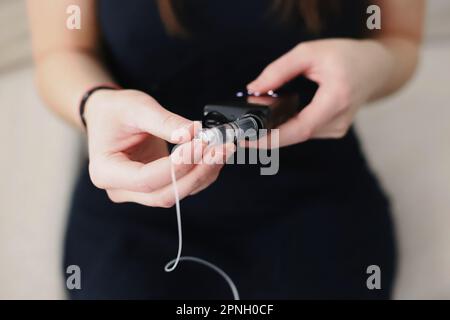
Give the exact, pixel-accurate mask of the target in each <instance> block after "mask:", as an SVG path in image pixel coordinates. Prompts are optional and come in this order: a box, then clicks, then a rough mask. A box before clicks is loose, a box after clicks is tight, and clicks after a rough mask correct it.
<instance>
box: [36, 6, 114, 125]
mask: <svg viewBox="0 0 450 320" xmlns="http://www.w3.org/2000/svg"><path fill="white" fill-rule="evenodd" d="M69 5H78V6H79V7H80V8H81V22H82V25H81V30H69V29H68V28H67V27H66V19H67V18H68V15H67V13H66V8H67V7H68V6H69ZM95 6H96V5H95V1H92V0H58V1H54V0H28V15H29V21H30V28H31V31H32V40H33V54H34V60H35V65H36V78H37V79H36V80H37V84H38V88H39V91H40V93H41V95H42V97H43V99H44V100H45V101H46V103H47V104H48V105H49V106H50V107H51V108H52V109H53V110H54V111H55V112H56V113H58V114H59V115H61V116H62V117H63V118H65V119H66V120H67V121H69V122H70V123H72V124H75V125H77V126H81V122H80V119H79V116H78V104H79V101H80V99H81V96H82V95H83V93H84V92H85V91H86V90H87V89H88V88H89V87H91V86H93V85H95V84H98V83H104V82H112V79H111V76H110V75H109V73H108V72H107V70H106V69H105V68H104V67H103V66H102V64H101V62H100V59H99V51H98V46H97V44H98V43H99V39H98V33H99V32H98V27H97V23H96V19H95V17H96V8H95Z"/></svg>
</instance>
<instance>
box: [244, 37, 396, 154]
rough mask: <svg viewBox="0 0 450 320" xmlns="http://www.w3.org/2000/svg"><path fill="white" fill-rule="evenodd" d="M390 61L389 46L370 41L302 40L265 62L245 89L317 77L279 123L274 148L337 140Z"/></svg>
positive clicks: (380, 82)
mask: <svg viewBox="0 0 450 320" xmlns="http://www.w3.org/2000/svg"><path fill="white" fill-rule="evenodd" d="M393 64H394V58H393V57H392V55H391V53H390V52H389V50H388V49H387V48H385V47H384V46H383V45H382V44H381V43H380V42H378V41H376V40H350V39H330V40H318V41H311V42H305V43H301V44H299V45H298V46H296V47H295V48H294V49H292V50H291V51H289V52H288V53H286V54H285V55H283V56H282V57H281V58H279V59H278V60H276V61H274V62H273V63H271V64H270V65H269V66H267V67H266V68H265V70H264V71H263V72H262V73H261V75H260V76H259V77H258V78H257V79H256V80H255V81H253V82H252V83H250V84H249V85H248V86H247V89H248V90H249V92H252V93H261V94H263V93H266V92H268V91H270V90H276V89H277V88H279V87H281V86H282V85H283V84H285V83H286V82H288V81H290V80H292V79H293V78H295V77H297V76H300V75H303V76H305V77H307V78H308V79H310V80H312V81H314V82H317V83H318V84H319V89H318V91H317V93H316V95H315V97H314V98H313V100H312V102H311V103H310V105H308V106H307V107H306V108H305V109H303V110H302V111H301V112H300V113H299V114H298V115H297V116H295V117H294V118H292V119H291V120H289V121H288V122H286V123H285V124H283V125H281V126H280V128H279V129H280V132H279V135H280V147H283V146H288V145H292V144H297V143H301V142H304V141H306V140H309V139H314V138H316V139H338V138H342V137H344V136H345V135H346V133H347V131H348V130H349V128H350V127H351V125H352V123H353V119H354V117H355V114H356V112H357V111H358V109H359V107H360V106H361V105H363V104H364V103H366V102H368V101H370V100H371V99H373V98H375V97H376V96H377V95H378V93H379V91H380V90H381V88H382V87H383V85H384V83H385V82H386V81H387V80H388V79H389V77H390V76H391V70H392V69H393V68H394V67H395V66H394V65H393ZM259 146H260V147H263V146H264V141H260V144H259Z"/></svg>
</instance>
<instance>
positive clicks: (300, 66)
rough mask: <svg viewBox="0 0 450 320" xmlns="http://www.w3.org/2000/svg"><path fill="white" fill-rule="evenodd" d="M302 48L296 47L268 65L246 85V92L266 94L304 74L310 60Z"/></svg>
mask: <svg viewBox="0 0 450 320" xmlns="http://www.w3.org/2000/svg"><path fill="white" fill-rule="evenodd" d="M302 48H303V46H301V45H298V46H297V47H295V48H294V49H292V50H291V51H289V52H288V53H286V54H284V55H283V56H281V57H280V58H278V59H277V60H275V61H274V62H272V63H271V64H269V65H268V66H267V67H266V68H265V69H264V71H263V72H262V73H261V74H260V75H259V76H258V78H256V80H254V81H252V82H251V83H249V84H248V85H247V90H248V91H250V92H251V93H266V92H269V91H270V90H276V89H278V88H280V87H281V86H283V85H284V84H285V83H287V82H289V81H290V80H292V79H294V78H295V77H297V76H299V75H300V74H302V73H304V72H305V71H306V70H307V69H308V68H309V67H310V65H311V61H310V60H311V59H310V57H309V55H307V54H305V53H304V52H303V50H302Z"/></svg>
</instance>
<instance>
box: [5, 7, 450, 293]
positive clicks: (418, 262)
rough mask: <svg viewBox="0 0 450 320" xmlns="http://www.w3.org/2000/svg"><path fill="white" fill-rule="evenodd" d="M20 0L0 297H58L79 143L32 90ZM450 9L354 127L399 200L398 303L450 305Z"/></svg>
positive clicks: (10, 54)
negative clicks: (411, 74) (405, 75)
mask: <svg viewBox="0 0 450 320" xmlns="http://www.w3.org/2000/svg"><path fill="white" fill-rule="evenodd" d="M32 72H33V70H32V66H31V58H30V45H29V36H28V31H27V25H26V18H25V6H24V0H0V143H1V146H2V151H1V152H2V153H1V157H0V177H1V182H0V299H61V298H64V294H63V292H64V291H63V289H62V288H63V281H62V278H61V272H60V270H61V268H60V255H61V244H62V236H63V227H64V222H65V218H66V210H67V205H68V203H67V200H68V198H69V197H70V190H71V187H72V184H73V182H74V176H75V175H76V172H77V166H78V163H79V159H80V154H81V152H82V150H83V142H82V141H83V139H82V137H81V136H79V134H77V133H76V132H75V131H74V130H72V129H71V128H68V127H67V126H66V125H65V124H64V123H62V122H61V121H60V120H58V119H57V118H56V117H55V116H53V115H52V114H50V113H49V112H48V111H47V110H46V109H45V108H44V107H43V106H42V103H41V102H40V101H39V98H38V97H37V94H36V92H35V89H34V87H33V79H32ZM449 104H450V1H448V0H429V11H428V21H427V38H426V41H425V46H424V50H423V61H422V64H421V66H420V68H419V71H418V73H417V75H416V78H415V79H414V81H412V83H411V84H410V85H409V86H408V87H407V88H406V89H405V90H404V91H402V92H401V93H400V94H398V95H396V96H395V97H392V98H389V99H387V100H385V101H382V102H381V103H378V105H377V106H370V107H368V108H366V109H365V110H364V111H363V112H361V114H360V115H359V117H358V121H357V126H358V129H359V131H360V133H361V136H362V139H363V142H364V147H365V149H366V150H367V152H368V154H369V158H370V161H371V163H372V165H373V167H374V168H375V170H376V171H377V172H378V174H379V175H380V177H381V179H382V181H383V183H384V185H385V186H386V188H387V190H388V191H389V192H390V194H391V195H392V198H393V203H394V208H395V220H396V224H397V229H398V238H399V245H400V254H401V259H400V269H399V276H398V280H397V286H396V294H395V296H396V298H398V299H416V298H426V299H432V298H437V299H450V232H449V230H450V228H449V226H450V143H449V141H450V108H449Z"/></svg>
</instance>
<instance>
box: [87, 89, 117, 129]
mask: <svg viewBox="0 0 450 320" xmlns="http://www.w3.org/2000/svg"><path fill="white" fill-rule="evenodd" d="M119 89H120V88H119V86H117V85H115V84H102V85H97V86H95V87H92V88H91V89H89V90H87V91H86V92H85V94H84V95H83V97H82V99H81V101H80V105H79V115H80V120H81V123H82V124H83V126H84V128H85V129H87V119H88V117H89V114H91V113H92V112H91V111H92V110H91V109H93V106H95V105H102V104H103V103H102V102H101V101H102V100H104V98H105V96H107V95H108V94H110V93H111V92H113V91H116V90H119Z"/></svg>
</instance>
